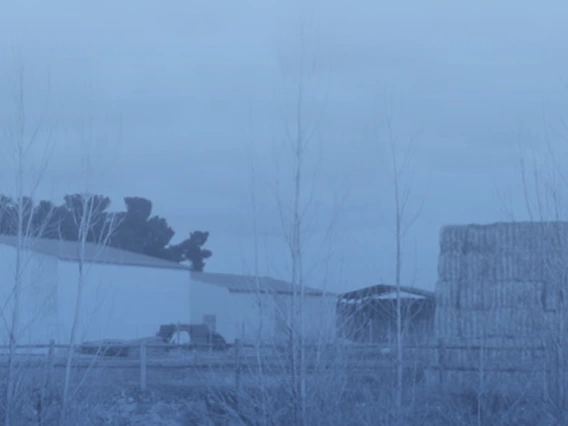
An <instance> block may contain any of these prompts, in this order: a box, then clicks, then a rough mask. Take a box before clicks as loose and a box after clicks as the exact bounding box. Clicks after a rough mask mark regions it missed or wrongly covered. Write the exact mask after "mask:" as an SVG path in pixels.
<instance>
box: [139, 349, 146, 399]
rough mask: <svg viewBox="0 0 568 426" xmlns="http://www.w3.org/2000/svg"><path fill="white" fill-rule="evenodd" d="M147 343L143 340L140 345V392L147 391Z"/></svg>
mask: <svg viewBox="0 0 568 426" xmlns="http://www.w3.org/2000/svg"><path fill="white" fill-rule="evenodd" d="M146 355H147V353H146V341H145V340H142V342H141V343H140V390H141V391H145V390H146V384H147V383H146V379H147V377H146V373H147V363H146V358H147V357H146Z"/></svg>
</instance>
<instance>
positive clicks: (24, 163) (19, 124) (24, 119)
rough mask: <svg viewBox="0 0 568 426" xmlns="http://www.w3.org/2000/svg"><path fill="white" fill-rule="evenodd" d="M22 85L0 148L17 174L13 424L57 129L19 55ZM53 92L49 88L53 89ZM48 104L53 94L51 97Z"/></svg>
mask: <svg viewBox="0 0 568 426" xmlns="http://www.w3.org/2000/svg"><path fill="white" fill-rule="evenodd" d="M13 59H14V64H15V65H16V76H17V80H16V82H15V84H14V87H13V89H12V93H11V100H12V106H13V115H11V116H9V115H8V116H6V119H5V120H3V121H4V128H3V133H2V139H1V141H2V142H1V143H0V146H2V148H4V149H6V151H5V153H4V154H3V155H2V157H4V159H6V160H7V161H8V165H7V166H8V170H10V171H13V173H14V174H13V178H14V184H15V206H14V207H15V208H14V209H11V211H4V212H3V215H4V219H5V221H8V222H11V224H12V225H14V226H13V228H15V234H16V241H17V242H16V249H15V251H16V259H15V265H14V278H13V285H12V289H11V292H10V294H9V295H8V300H9V301H10V302H11V309H10V311H11V312H10V318H9V319H7V318H6V317H5V316H4V310H3V312H2V315H3V317H4V322H5V324H6V327H7V331H8V336H9V357H8V378H7V381H6V406H5V413H4V424H6V425H8V426H9V425H11V424H12V422H13V420H14V419H13V410H14V406H15V404H14V397H15V379H16V377H15V364H14V361H15V356H16V345H17V343H18V339H19V337H20V334H21V332H22V322H21V309H22V301H21V298H22V292H23V291H24V286H25V282H24V281H25V279H24V272H25V270H26V268H27V267H28V266H29V264H30V261H31V254H30V252H29V248H30V247H31V246H32V245H33V241H34V239H35V238H37V237H41V236H42V234H43V231H44V229H45V226H46V222H47V220H48V219H49V216H50V214H51V212H47V216H48V218H47V219H46V220H44V221H41V222H40V223H38V222H37V221H36V220H34V216H35V215H34V207H33V198H34V196H35V195H36V193H37V190H38V187H39V186H40V183H41V182H42V178H43V176H44V174H45V172H46V170H47V166H48V162H49V157H50V152H51V149H52V147H53V144H52V138H51V136H52V129H51V127H50V126H49V125H48V124H47V122H46V121H47V120H46V114H47V111H48V108H47V105H44V106H42V107H41V111H40V113H39V116H35V115H34V114H33V113H31V107H30V105H31V106H33V102H32V103H28V101H29V99H28V95H29V92H28V87H27V81H28V80H27V74H26V69H25V67H24V62H23V60H22V58H20V57H19V56H18V55H17V54H14V57H13ZM48 87H49V84H48ZM45 101H46V102H48V101H49V95H48V96H47V97H46V100H45Z"/></svg>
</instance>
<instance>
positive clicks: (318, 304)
mask: <svg viewBox="0 0 568 426" xmlns="http://www.w3.org/2000/svg"><path fill="white" fill-rule="evenodd" d="M191 287H192V307H191V313H192V317H191V321H192V323H202V322H204V317H205V316H206V315H215V317H216V330H217V332H219V333H220V334H221V335H223V337H224V338H225V339H226V340H227V341H228V342H234V341H235V339H241V340H242V341H243V342H245V343H254V342H256V341H258V340H259V339H261V340H262V341H264V342H274V341H276V342H278V341H280V342H285V341H286V339H287V336H288V334H287V328H286V323H287V321H288V318H289V316H290V315H291V312H292V295H288V294H276V295H273V294H258V293H255V292H231V291H229V290H228V289H227V288H225V287H222V286H217V285H214V284H205V283H201V282H198V281H192V284H191ZM336 300H337V299H336V297H335V296H305V298H304V319H305V322H304V335H305V337H306V339H308V340H311V341H318V342H321V341H333V340H334V339H335V338H336Z"/></svg>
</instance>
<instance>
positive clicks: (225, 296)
mask: <svg viewBox="0 0 568 426" xmlns="http://www.w3.org/2000/svg"><path fill="white" fill-rule="evenodd" d="M239 312H240V311H239V306H238V304H236V303H235V299H234V298H233V297H232V294H231V293H230V292H229V290H228V289H227V288H226V287H222V286H218V285H214V284H206V283H202V282H199V281H196V280H192V281H191V323H192V324H201V323H203V322H204V319H205V316H206V315H207V316H210V315H214V316H215V322H216V325H215V329H216V331H217V332H218V333H220V334H221V335H222V336H223V337H224V338H225V339H226V340H227V342H233V341H234V340H235V338H238V331H239V326H238V317H239V314H240V313H239Z"/></svg>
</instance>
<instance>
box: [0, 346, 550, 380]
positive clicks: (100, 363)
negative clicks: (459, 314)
mask: <svg viewBox="0 0 568 426" xmlns="http://www.w3.org/2000/svg"><path fill="white" fill-rule="evenodd" d="M74 348H75V349H78V350H87V351H91V353H90V354H82V353H74V354H73V368H75V369H91V368H104V369H109V370H112V371H116V370H121V371H125V372H128V371H130V372H135V371H136V370H137V371H138V373H137V374H136V376H137V378H136V379H135V380H136V381H137V382H138V385H139V387H140V388H141V389H142V390H144V389H146V388H147V385H148V381H149V379H148V376H149V373H151V372H158V371H162V372H164V371H170V372H176V371H178V372H182V371H193V372H194V373H197V372H205V373H218V374H221V373H224V374H225V375H227V374H228V375H229V376H232V377H233V378H232V379H229V380H230V381H232V382H234V383H235V386H237V387H238V386H240V383H241V382H242V380H243V377H244V376H245V375H246V374H247V373H250V372H253V371H256V370H257V367H258V366H259V365H262V367H263V369H264V371H275V372H279V373H280V374H286V372H287V370H286V368H287V367H286V361H287V358H286V356H287V354H286V351H287V350H288V347H287V346H281V345H276V344H266V343H265V344H243V343H240V342H238V341H237V342H235V344H233V345H231V346H230V347H229V348H228V349H227V350H224V351H222V350H213V347H204V348H201V350H195V349H194V350H188V349H190V347H189V346H187V345H176V344H153V343H148V342H146V341H142V342H140V343H136V344H134V343H125V342H109V343H105V344H103V345H101V344H98V345H95V344H81V345H75V346H74ZM12 349H15V354H16V358H15V360H14V361H13V362H14V365H18V366H24V367H29V368H33V367H39V368H44V367H46V368H49V369H50V371H53V370H61V369H64V368H65V367H66V364H67V357H66V355H67V351H68V350H69V349H70V345H64V344H55V343H54V342H51V343H49V344H35V345H17V346H15V348H12ZM109 349H112V350H109ZM304 349H305V351H306V354H307V356H306V364H307V365H306V369H307V371H308V372H310V371H316V370H317V369H318V368H324V369H326V370H328V371H330V370H331V371H333V370H334V369H335V368H341V369H345V370H350V371H361V372H367V373H371V372H377V371H393V370H394V367H395V365H396V364H395V363H396V356H395V347H394V345H388V344H384V345H379V344H359V343H357V344H339V343H335V344H321V345H305V346H304ZM5 350H10V347H9V346H0V351H5ZM32 350H36V351H37V350H41V351H42V353H40V354H37V353H35V354H29V351H32ZM121 350H122V351H124V353H123V355H122V356H120V354H121V352H120V351H121ZM172 350H177V351H178V353H177V354H176V355H174V356H172V355H171V353H170V354H168V352H167V351H170V352H171V351H172ZM545 350H546V348H545V347H544V346H543V345H537V346H530V347H522V348H519V347H513V346H506V345H502V346H483V345H447V344H445V343H444V341H438V342H437V343H429V344H420V345H412V344H410V345H404V359H405V361H406V362H405V366H406V368H408V369H414V370H422V371H424V372H426V371H429V372H430V373H432V374H433V376H435V377H436V381H438V382H439V383H440V384H443V383H444V382H445V381H446V377H447V376H448V374H449V373H451V372H477V371H479V370H480V366H478V365H476V360H475V359H474V360H473V361H471V362H465V363H464V362H456V360H455V359H453V357H454V354H453V352H455V351H462V352H464V353H468V354H470V355H471V353H475V352H479V353H483V354H484V356H487V354H490V353H492V352H497V353H501V354H503V353H505V354H507V353H509V352H518V351H535V352H537V353H544V351H545ZM22 351H27V352H28V353H20V352H22ZM310 351H312V352H310ZM310 354H311V355H310ZM6 355H7V354H6V353H2V354H1V355H0V368H4V367H6V365H7V364H6V362H5V361H6V359H5V358H6ZM109 355H112V356H109ZM489 357H490V356H489ZM474 358H475V356H474ZM505 359H507V355H505ZM462 361H463V360H462ZM464 364H465V365H464ZM42 366H44V367H42ZM556 367H557V366H556ZM482 368H483V369H484V371H486V372H491V373H494V372H499V373H532V372H534V371H536V370H538V371H542V370H543V369H542V366H540V365H538V366H535V365H531V362H530V360H528V361H526V360H525V361H523V362H520V363H517V364H516V365H510V364H508V365H499V363H497V364H495V363H494V362H493V364H492V363H487V365H483V367H482Z"/></svg>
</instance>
